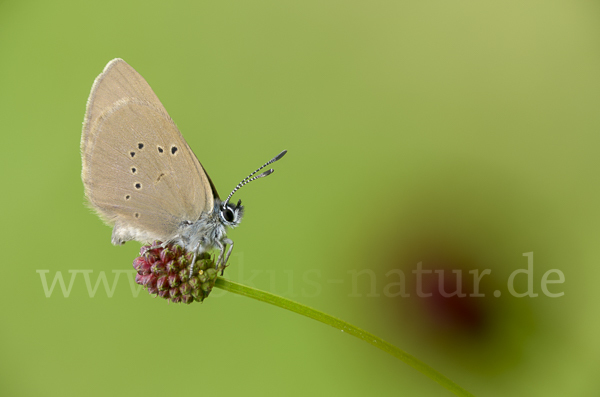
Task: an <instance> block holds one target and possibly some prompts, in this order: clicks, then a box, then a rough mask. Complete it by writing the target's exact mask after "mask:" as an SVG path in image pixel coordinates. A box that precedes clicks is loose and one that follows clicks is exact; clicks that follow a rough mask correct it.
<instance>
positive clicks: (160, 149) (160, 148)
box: [157, 146, 165, 153]
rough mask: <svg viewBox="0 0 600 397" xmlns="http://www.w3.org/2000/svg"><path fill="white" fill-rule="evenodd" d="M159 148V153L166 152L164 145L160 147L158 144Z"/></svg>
mask: <svg viewBox="0 0 600 397" xmlns="http://www.w3.org/2000/svg"><path fill="white" fill-rule="evenodd" d="M157 148H158V153H162V152H164V151H165V150H164V149H163V148H162V147H160V146H157Z"/></svg>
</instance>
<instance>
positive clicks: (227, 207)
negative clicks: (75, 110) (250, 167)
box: [81, 59, 285, 266]
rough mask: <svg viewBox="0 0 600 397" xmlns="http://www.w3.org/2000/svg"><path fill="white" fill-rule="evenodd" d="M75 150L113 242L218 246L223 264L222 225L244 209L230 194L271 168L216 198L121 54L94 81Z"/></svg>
mask: <svg viewBox="0 0 600 397" xmlns="http://www.w3.org/2000/svg"><path fill="white" fill-rule="evenodd" d="M284 154H285V151H284V152H282V153H281V154H280V155H278V156H277V157H276V158H275V159H273V160H271V162H274V161H276V160H278V159H279V158H281V157H282V156H283V155H284ZM81 155H82V179H83V183H84V187H85V194H86V197H87V199H88V202H89V203H90V206H91V207H92V208H93V209H94V210H95V211H96V212H97V213H98V215H99V216H100V217H101V218H102V219H103V220H104V221H105V222H106V223H107V224H109V225H112V226H113V233H112V240H111V241H112V243H113V244H115V245H119V244H123V243H125V242H126V241H129V240H137V241H140V242H142V243H148V242H152V241H155V240H160V241H162V242H163V243H165V244H167V243H177V244H180V245H181V246H183V248H185V249H186V250H187V251H191V252H194V255H198V254H200V253H202V252H205V251H208V250H211V249H213V248H216V249H219V250H220V251H221V253H220V256H219V260H220V261H221V263H220V265H222V266H224V265H225V264H226V262H227V258H228V256H229V254H230V253H231V248H232V245H233V242H232V241H231V240H229V239H228V238H227V235H226V229H227V228H228V227H236V226H237V225H239V223H240V221H241V219H242V215H243V211H244V208H243V207H242V206H241V201H240V202H238V203H237V205H234V204H231V203H229V199H230V198H231V196H232V194H233V193H234V192H235V191H236V190H237V189H239V187H241V186H243V185H244V184H246V183H248V182H250V181H251V180H254V179H256V178H259V177H262V176H266V175H269V174H270V173H271V172H272V170H269V171H267V172H264V173H263V174H261V175H259V176H258V177H254V178H252V179H250V176H252V175H253V174H254V173H253V174H251V175H250V176H249V177H248V178H246V179H245V180H244V181H242V182H241V183H240V184H239V185H238V186H237V187H236V189H234V191H233V192H232V193H231V194H230V195H229V197H228V198H227V200H225V202H222V201H221V200H220V198H219V195H218V193H217V190H216V188H215V186H214V184H213V183H212V181H211V179H210V177H209V176H208V174H207V173H206V171H205V169H204V167H203V166H202V164H200V162H199V161H198V159H197V158H196V156H195V155H194V153H193V152H192V149H191V148H190V147H189V146H188V144H187V142H186V141H185V139H184V138H183V136H182V135H181V133H180V132H179V130H178V129H177V127H176V126H175V123H174V122H173V120H171V118H170V117H169V115H168V113H167V111H166V110H165V108H164V107H163V105H162V104H161V102H160V101H159V99H158V97H157V96H156V95H155V94H154V92H153V91H152V89H151V88H150V86H149V85H148V83H147V82H146V80H144V78H143V77H142V76H141V75H140V74H139V73H137V72H136V71H135V70H134V69H133V68H132V67H131V66H129V65H128V64H127V63H126V62H125V61H123V60H122V59H114V60H112V61H111V62H109V63H108V65H107V66H106V67H105V69H104V71H103V72H102V74H100V75H99V76H98V77H97V78H96V81H95V82H94V85H93V87H92V91H91V93H90V97H89V99H88V104H87V111H86V115H85V119H84V125H83V133H82V138H81ZM271 162H268V163H267V164H270V163H271ZM267 164H265V165H267ZM263 167H264V166H263ZM263 167H261V168H259V170H260V169H262V168H263ZM257 171H258V170H257ZM257 171H255V172H257ZM228 244H229V245H230V247H229V251H228V252H227V255H226V256H224V254H225V248H226V246H227V245H228Z"/></svg>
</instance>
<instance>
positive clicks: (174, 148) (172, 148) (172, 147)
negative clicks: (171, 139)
mask: <svg viewBox="0 0 600 397" xmlns="http://www.w3.org/2000/svg"><path fill="white" fill-rule="evenodd" d="M175 153H177V146H175V145H173V146H171V154H172V155H173V156H174V155H175Z"/></svg>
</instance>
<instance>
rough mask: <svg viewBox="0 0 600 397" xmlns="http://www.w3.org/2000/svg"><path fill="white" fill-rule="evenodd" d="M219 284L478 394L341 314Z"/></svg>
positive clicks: (449, 385)
mask: <svg viewBox="0 0 600 397" xmlns="http://www.w3.org/2000/svg"><path fill="white" fill-rule="evenodd" d="M215 287H217V288H221V289H224V290H226V291H229V292H233V293H235V294H239V295H244V296H247V297H249V298H253V299H256V300H259V301H262V302H266V303H270V304H272V305H275V306H279V307H281V308H283V309H287V310H290V311H292V312H295V313H298V314H301V315H303V316H306V317H309V318H312V319H314V320H317V321H320V322H322V323H323V324H327V325H330V326H332V327H333V328H337V329H339V330H340V331H342V332H344V333H347V334H350V335H353V336H356V337H357V338H359V339H362V340H364V341H365V342H368V343H370V344H372V345H373V346H375V347H377V348H378V349H381V350H383V351H384V352H386V353H389V354H391V355H392V356H394V357H396V358H398V359H400V360H402V361H404V362H405V363H406V364H408V365H410V366H411V367H413V368H414V369H416V370H417V371H419V372H421V373H422V374H424V375H426V376H428V377H429V378H431V379H433V380H434V381H436V382H437V383H439V384H440V385H442V386H443V387H445V388H446V389H448V390H450V391H451V392H452V393H454V394H456V395H457V396H461V397H474V396H473V395H472V394H471V393H469V392H468V391H466V390H465V389H463V388H462V387H460V386H459V385H457V384H456V383H454V382H453V381H451V380H450V379H448V378H447V377H445V376H444V375H442V374H441V373H439V372H438V371H436V370H435V369H433V368H431V367H430V366H429V365H427V364H425V363H424V362H422V361H420V360H418V359H417V358H415V357H414V356H412V355H410V354H408V353H406V352H405V351H404V350H402V349H399V348H397V347H396V346H394V345H392V344H390V343H388V342H386V341H384V340H383V339H381V338H378V337H377V336H375V335H373V334H371V333H369V332H367V331H364V330H362V329H360V328H358V327H355V326H354V325H352V324H349V323H347V322H345V321H342V320H340V319H338V318H335V317H333V316H330V315H328V314H326V313H323V312H321V311H319V310H315V309H313V308H311V307H308V306H305V305H302V304H300V303H298V302H294V301H292V300H289V299H286V298H283V297H281V296H278V295H274V294H271V293H270V292H266V291H261V290H258V289H255V288H251V287H248V286H246V285H242V284H238V283H235V282H233V281H229V280H226V279H224V278H222V277H219V278H217V280H216V283H215Z"/></svg>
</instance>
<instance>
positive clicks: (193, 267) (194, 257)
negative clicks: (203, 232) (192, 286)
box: [189, 243, 200, 278]
mask: <svg viewBox="0 0 600 397" xmlns="http://www.w3.org/2000/svg"><path fill="white" fill-rule="evenodd" d="M199 250H200V243H198V245H197V246H196V247H195V248H194V256H193V257H192V265H191V266H190V275H189V277H190V278H192V276H193V275H194V270H195V268H196V258H197V257H198V251H199Z"/></svg>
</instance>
